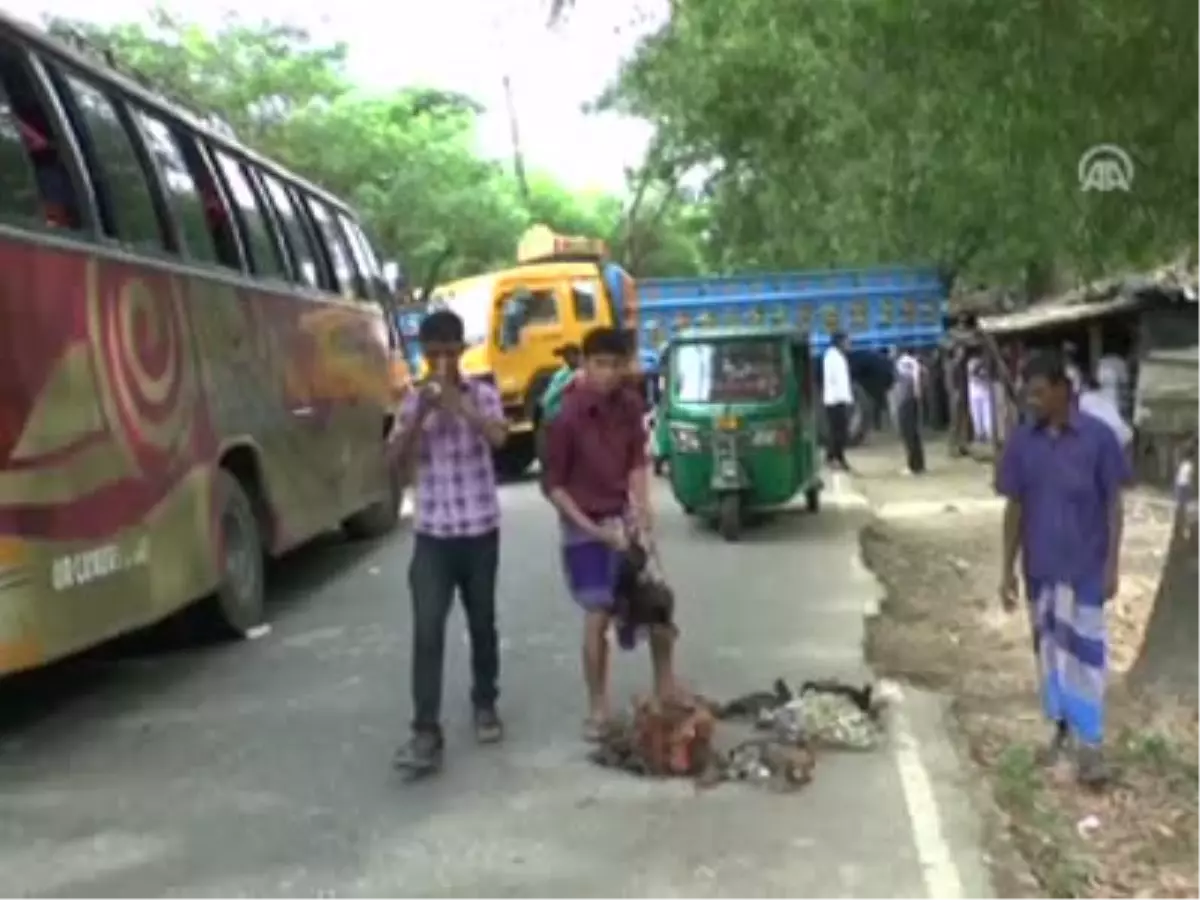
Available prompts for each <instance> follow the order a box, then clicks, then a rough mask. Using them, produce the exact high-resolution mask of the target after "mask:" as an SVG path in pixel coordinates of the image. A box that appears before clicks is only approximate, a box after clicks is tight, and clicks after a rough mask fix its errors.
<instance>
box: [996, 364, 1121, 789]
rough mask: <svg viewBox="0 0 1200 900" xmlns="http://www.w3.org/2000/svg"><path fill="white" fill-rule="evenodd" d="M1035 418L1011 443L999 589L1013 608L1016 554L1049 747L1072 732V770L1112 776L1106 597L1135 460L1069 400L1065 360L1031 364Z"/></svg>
mask: <svg viewBox="0 0 1200 900" xmlns="http://www.w3.org/2000/svg"><path fill="white" fill-rule="evenodd" d="M1025 379H1026V385H1027V394H1028V406H1029V410H1030V412H1031V414H1032V418H1033V421H1032V422H1025V423H1022V424H1021V425H1019V426H1018V427H1017V429H1016V430H1015V431H1014V432H1013V435H1012V437H1011V438H1010V439H1009V440H1008V442H1007V444H1006V445H1005V447H1004V454H1003V456H1002V457H1001V460H1000V466H999V468H998V470H997V473H996V490H997V491H998V492H999V493H1000V494H1002V495H1003V496H1004V497H1006V498H1007V501H1008V502H1007V504H1006V505H1005V509H1004V546H1003V553H1004V555H1003V561H1002V568H1001V572H1002V576H1001V583H1000V597H1001V601H1002V603H1003V605H1004V608H1005V609H1006V610H1010V611H1011V610H1013V609H1015V608H1016V605H1017V576H1016V564H1017V557H1018V556H1020V558H1021V565H1022V569H1023V570H1024V575H1025V586H1026V599H1027V602H1028V604H1029V611H1030V620H1031V623H1032V627H1033V638H1034V647H1035V651H1036V653H1037V659H1038V669H1039V674H1040V677H1041V694H1042V708H1043V711H1044V712H1045V715H1046V718H1047V719H1048V720H1049V722H1050V723H1052V725H1053V728H1054V731H1053V734H1052V737H1051V740H1050V743H1049V745H1048V746H1047V747H1046V749H1045V750H1044V751H1043V753H1042V755H1041V756H1042V761H1043V762H1044V763H1052V762H1053V761H1055V760H1057V758H1058V757H1059V755H1060V754H1061V753H1062V752H1063V751H1064V750H1065V749H1067V747H1068V744H1069V743H1070V742H1071V741H1072V740H1073V741H1074V744H1075V750H1076V773H1077V776H1078V778H1079V780H1080V782H1082V783H1084V784H1088V785H1092V786H1096V785H1099V784H1101V783H1103V782H1104V781H1105V780H1106V779H1107V770H1106V768H1105V765H1104V760H1103V755H1102V751H1101V747H1102V743H1103V737H1104V690H1105V677H1106V659H1105V657H1106V651H1107V648H1106V643H1107V638H1106V633H1105V626H1104V604H1105V601H1106V600H1109V599H1111V598H1112V597H1113V596H1114V595H1115V594H1116V592H1117V583H1118V577H1119V569H1118V565H1119V556H1120V548H1121V529H1122V524H1123V521H1122V520H1123V511H1122V501H1121V491H1122V488H1123V487H1124V485H1125V484H1126V483H1127V482H1128V481H1129V479H1130V471H1129V464H1128V462H1127V461H1126V459H1125V455H1124V454H1123V453H1122V452H1121V447H1120V445H1119V444H1118V443H1117V439H1116V437H1115V436H1114V435H1113V433H1112V431H1111V430H1110V429H1109V427H1108V426H1107V425H1105V424H1104V423H1103V422H1101V421H1099V420H1098V419H1095V418H1093V417H1092V416H1089V415H1087V414H1086V413H1082V412H1080V411H1079V409H1078V408H1077V407H1076V405H1075V404H1074V403H1073V402H1072V397H1071V383H1070V379H1069V376H1068V375H1067V372H1066V367H1065V364H1064V361H1063V359H1062V357H1061V356H1060V355H1058V354H1048V355H1044V356H1038V357H1035V358H1034V359H1033V360H1031V361H1030V363H1029V365H1028V367H1027V369H1026V373H1025Z"/></svg>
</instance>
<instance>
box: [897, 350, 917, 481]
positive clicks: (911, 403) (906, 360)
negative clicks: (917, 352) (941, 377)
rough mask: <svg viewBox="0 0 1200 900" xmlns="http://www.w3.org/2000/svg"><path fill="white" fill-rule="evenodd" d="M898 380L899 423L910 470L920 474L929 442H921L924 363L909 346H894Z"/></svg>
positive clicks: (912, 472) (914, 473)
mask: <svg viewBox="0 0 1200 900" xmlns="http://www.w3.org/2000/svg"><path fill="white" fill-rule="evenodd" d="M892 352H893V354H894V360H895V366H896V381H895V384H894V385H893V387H892V396H893V397H894V403H895V409H896V425H897V427H898V428H899V430H900V439H901V440H902V441H904V455H905V459H906V462H907V464H908V471H909V472H910V473H911V474H913V475H920V474H922V473H923V472H924V471H925V445H924V444H923V443H922V442H921V391H922V390H923V389H924V379H923V378H922V377H921V363H920V362H918V361H917V358H916V357H915V356H913V355H912V354H911V353H909V352H908V351H907V350H900V351H897V350H895V349H894V348H893V351H892Z"/></svg>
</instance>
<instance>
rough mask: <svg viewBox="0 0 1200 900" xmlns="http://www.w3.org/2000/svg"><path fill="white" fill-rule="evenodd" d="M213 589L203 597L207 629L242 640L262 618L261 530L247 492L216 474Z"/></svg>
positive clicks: (228, 476) (234, 481)
mask: <svg viewBox="0 0 1200 900" xmlns="http://www.w3.org/2000/svg"><path fill="white" fill-rule="evenodd" d="M216 495H217V522H216V529H217V534H216V539H217V564H218V566H219V567H220V571H219V573H218V575H219V579H220V580H219V581H218V583H217V589H216V590H215V591H214V592H213V593H212V595H210V596H209V597H207V598H205V600H204V601H203V605H202V607H201V614H202V618H203V620H204V624H205V626H206V630H208V631H210V632H215V633H216V634H218V635H220V636H222V637H233V638H241V637H245V636H246V633H247V632H249V631H250V630H251V629H252V628H254V627H255V626H256V625H260V624H262V621H263V618H264V617H265V614H266V566H265V564H264V559H263V553H264V547H263V536H262V528H261V526H260V525H259V521H258V516H256V515H255V512H254V505H253V503H252V502H251V500H250V497H249V496H248V495H247V493H246V489H245V488H244V487H243V486H242V485H241V483H240V482H239V481H238V480H237V479H236V478H234V476H233V474H232V473H231V472H228V471H226V470H225V469H218V470H217V476H216Z"/></svg>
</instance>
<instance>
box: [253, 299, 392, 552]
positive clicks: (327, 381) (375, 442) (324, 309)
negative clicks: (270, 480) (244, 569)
mask: <svg viewBox="0 0 1200 900" xmlns="http://www.w3.org/2000/svg"><path fill="white" fill-rule="evenodd" d="M280 299H281V300H283V301H284V302H286V298H280ZM288 305H289V306H290V307H291V312H292V315H291V316H290V317H288V316H287V310H285V309H283V308H280V309H278V311H277V312H276V313H275V314H274V315H276V316H279V317H280V318H290V319H291V320H292V321H293V322H294V326H293V333H292V335H291V339H290V343H289V347H290V350H289V352H288V359H287V364H286V378H285V382H286V384H287V385H288V390H287V394H286V397H285V405H290V406H292V408H295V404H297V403H302V404H304V405H306V406H307V407H308V408H309V409H311V410H312V414H311V417H310V422H311V425H312V433H310V434H309V435H308V437H307V445H306V446H307V452H308V453H309V454H310V455H311V456H312V465H313V469H314V472H315V473H316V478H317V480H318V481H319V482H320V486H319V493H320V497H319V499H317V500H315V501H314V503H319V505H318V506H317V507H316V509H317V511H318V512H319V513H321V521H320V523H319V525H320V528H321V529H326V528H329V527H331V526H336V525H337V524H338V522H339V521H340V520H341V519H342V518H344V517H345V516H347V515H349V514H350V513H353V512H356V511H358V510H360V509H362V508H363V507H365V506H367V505H369V504H370V503H372V502H374V501H376V500H379V499H382V498H383V497H384V496H385V494H386V493H387V492H388V489H389V485H388V477H387V467H386V462H385V458H384V440H383V439H384V434H385V427H386V424H387V420H388V418H389V417H390V415H391V414H392V400H391V397H392V385H391V375H390V365H389V357H388V344H387V332H386V329H385V325H384V321H383V317H382V315H381V314H380V313H379V312H378V311H377V310H376V309H374V308H370V307H366V306H364V305H362V304H360V303H354V302H348V301H340V300H339V301H335V300H330V301H327V302H310V303H305V304H297V303H296V302H295V301H291V303H290V304H288ZM297 306H299V307H301V311H300V312H298V313H297V312H296V307H297Z"/></svg>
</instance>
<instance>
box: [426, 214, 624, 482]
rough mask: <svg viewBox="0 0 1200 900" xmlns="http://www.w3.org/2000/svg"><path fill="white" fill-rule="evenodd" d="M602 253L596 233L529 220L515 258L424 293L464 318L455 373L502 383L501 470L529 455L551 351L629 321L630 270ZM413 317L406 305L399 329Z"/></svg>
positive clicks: (507, 471)
mask: <svg viewBox="0 0 1200 900" xmlns="http://www.w3.org/2000/svg"><path fill="white" fill-rule="evenodd" d="M606 252H607V251H606V250H605V248H604V245H603V243H601V242H599V241H593V240H590V239H586V238H568V237H563V236H561V235H555V234H554V233H553V232H551V231H550V230H549V229H546V228H545V227H544V226H535V227H534V228H533V229H530V231H529V232H527V233H526V236H525V237H524V238H523V239H522V241H521V245H520V247H519V248H518V254H517V255H518V263H517V265H516V266H513V267H512V268H509V269H504V270H501V271H498V272H489V273H487V274H484V275H477V276H473V277H471V278H465V279H460V280H458V281H454V282H450V283H447V284H444V285H440V286H439V287H437V288H435V289H434V290H433V292H432V295H431V300H430V303H429V307H431V308H438V307H441V308H445V309H449V310H452V311H453V312H454V313H456V314H457V315H458V316H459V318H461V319H462V320H463V324H464V326H465V338H466V343H467V351H466V353H465V354H464V355H463V359H462V370H463V374H464V375H466V376H467V377H473V378H488V379H491V380H492V381H493V382H494V383H495V385H496V388H497V389H498V390H499V392H500V398H501V402H502V403H503V405H504V413H505V417H506V418H507V420H508V424H509V440H508V442H507V444H506V445H505V447H504V448H503V449H502V450H500V451H499V452H498V454H497V460H496V461H497V466H498V469H499V470H500V472H501V474H502V475H505V476H507V477H516V476H518V475H520V474H522V473H523V472H524V471H525V470H526V469H528V468H529V466H530V464H531V463H532V462H533V460H534V457H535V442H534V434H535V432H536V430H537V427H538V425H539V418H540V414H541V404H540V401H541V397H542V394H543V392H544V391H545V389H546V386H547V385H548V384H549V383H550V379H551V378H552V377H553V375H554V373H555V371H557V369H558V368H559V366H560V365H561V361H560V360H559V358H558V356H557V355H556V352H555V351H557V350H558V349H559V348H560V347H562V346H563V345H564V344H579V343H582V341H583V337H584V335H585V334H587V332H588V331H590V330H591V329H592V328H595V327H598V326H604V325H609V326H611V325H614V324H623V325H625V326H626V327H630V325H629V323H630V321H631V320H632V321H634V322H635V321H636V318H635V317H636V290H635V287H634V284H633V279H632V278H631V277H630V276H629V275H628V273H626V272H625V271H624V270H623V269H621V268H620V267H619V266H616V265H614V264H613V263H611V262H607V261H606ZM423 314H424V311H422V312H421V313H420V315H423ZM418 324H419V316H418V315H415V314H412V315H410V316H409V321H408V322H407V328H406V329H405V330H406V331H408V332H409V333H410V334H412V335H413V336H415V329H416V327H417V325H418ZM412 343H413V344H414V349H415V351H416V356H417V359H415V360H414V363H415V365H416V366H417V368H418V371H420V372H422V373H423V372H424V364H423V361H422V360H420V359H419V347H416V346H415V341H413V342H412Z"/></svg>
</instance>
